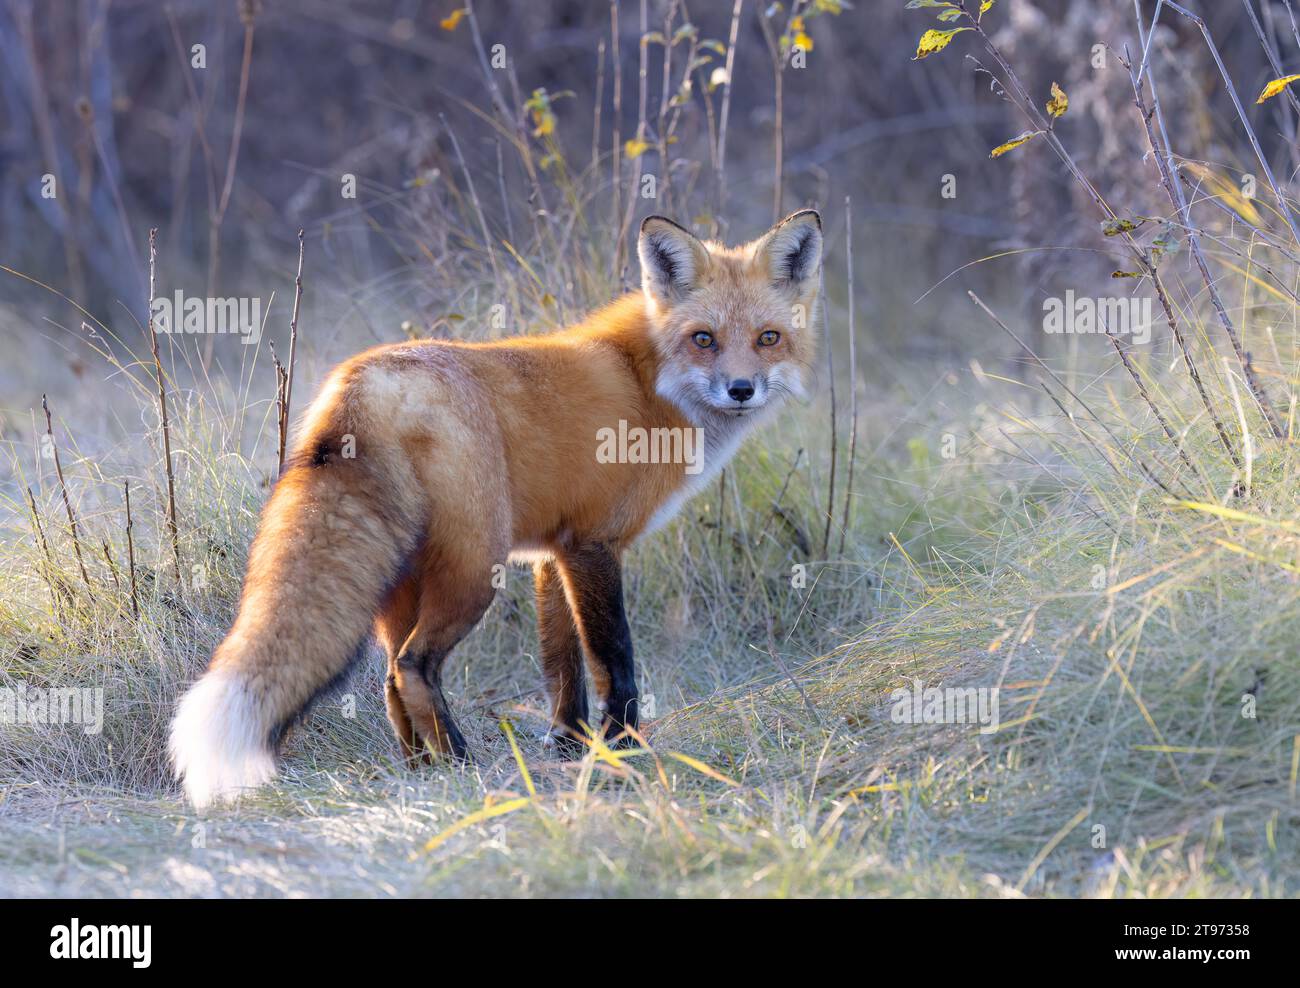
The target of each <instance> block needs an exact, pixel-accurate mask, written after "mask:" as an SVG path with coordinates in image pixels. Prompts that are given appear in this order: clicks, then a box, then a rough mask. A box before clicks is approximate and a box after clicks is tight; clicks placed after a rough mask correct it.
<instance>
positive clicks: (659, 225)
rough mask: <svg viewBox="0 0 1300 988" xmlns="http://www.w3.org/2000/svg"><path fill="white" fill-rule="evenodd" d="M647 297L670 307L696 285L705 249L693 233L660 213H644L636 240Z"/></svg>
mask: <svg viewBox="0 0 1300 988" xmlns="http://www.w3.org/2000/svg"><path fill="white" fill-rule="evenodd" d="M636 252H637V256H638V257H639V258H640V259H641V288H642V289H643V290H644V291H645V294H646V298H647V299H648V300H649V301H651V302H654V303H657V304H658V305H660V306H663V307H665V308H668V307H671V306H672V304H673V303H674V302H676V301H677V300H679V299H681V298H682V297H683V296H684V295H685V294H686V293H687V292H689V291H690V290H691V289H692V288H694V287H695V285H696V283H697V281H698V279H699V276H700V274H701V273H702V272H703V270H704V266H705V265H706V264H707V263H708V250H707V248H705V246H704V244H703V243H701V242H700V240H699V238H698V237H696V236H695V234H693V233H691V232H690V231H689V230H687V229H685V228H684V227H681V226H678V225H677V224H676V223H674V222H673V221H672V220H670V219H665V218H664V217H662V216H647V217H646V218H645V220H644V221H642V223H641V235H640V237H638V238H637V243H636Z"/></svg>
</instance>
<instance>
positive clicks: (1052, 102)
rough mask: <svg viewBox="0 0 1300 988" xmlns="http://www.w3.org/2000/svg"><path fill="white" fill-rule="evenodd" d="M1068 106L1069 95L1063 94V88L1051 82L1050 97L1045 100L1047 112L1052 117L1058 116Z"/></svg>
mask: <svg viewBox="0 0 1300 988" xmlns="http://www.w3.org/2000/svg"><path fill="white" fill-rule="evenodd" d="M1069 108H1070V97H1068V96H1066V95H1065V90H1064V89H1062V88H1061V87H1060V86H1058V85H1057V84H1056V83H1052V98H1051V99H1049V100H1048V101H1047V112H1048V113H1050V114H1051V115H1052V116H1053V117H1059V116H1061V115H1062V114H1064V113H1065V111H1066V110H1068V109H1069Z"/></svg>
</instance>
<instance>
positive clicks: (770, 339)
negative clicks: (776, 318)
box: [758, 329, 781, 346]
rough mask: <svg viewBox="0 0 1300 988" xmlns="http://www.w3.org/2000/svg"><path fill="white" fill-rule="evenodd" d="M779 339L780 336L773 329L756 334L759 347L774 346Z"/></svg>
mask: <svg viewBox="0 0 1300 988" xmlns="http://www.w3.org/2000/svg"><path fill="white" fill-rule="evenodd" d="M780 339H781V334H780V333H778V332H777V331H776V330H775V329H767V330H764V331H763V332H761V333H759V334H758V345H759V346H776V344H777V341H778V340H780Z"/></svg>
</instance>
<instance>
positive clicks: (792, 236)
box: [756, 209, 822, 295]
mask: <svg viewBox="0 0 1300 988" xmlns="http://www.w3.org/2000/svg"><path fill="white" fill-rule="evenodd" d="M756 256H757V257H758V258H760V259H761V260H762V261H763V262H766V264H767V266H768V270H769V271H770V272H771V276H772V282H773V284H776V285H779V286H782V287H785V288H789V289H790V290H792V291H793V292H794V293H795V294H796V295H802V294H803V293H804V292H805V291H807V290H808V289H809V288H810V287H811V283H812V281H813V280H814V279H815V278H816V277H817V274H818V271H819V270H820V269H821V263H822V218H821V215H820V214H819V213H818V212H817V210H815V209H801V210H799V212H797V213H791V214H790V215H789V216H787V217H786V218H785V219H783V220H782V221H781V222H780V223H778V224H777V225H776V226H774V227H772V229H771V230H769V231H768V232H767V233H765V234H764V235H763V236H762V237H761V238H760V239H759V242H758V250H757V251H756Z"/></svg>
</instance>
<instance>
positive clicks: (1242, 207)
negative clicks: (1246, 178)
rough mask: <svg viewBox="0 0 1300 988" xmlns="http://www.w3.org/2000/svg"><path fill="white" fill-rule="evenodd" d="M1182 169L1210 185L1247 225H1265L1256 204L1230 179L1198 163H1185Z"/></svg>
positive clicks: (1216, 194)
mask: <svg viewBox="0 0 1300 988" xmlns="http://www.w3.org/2000/svg"><path fill="white" fill-rule="evenodd" d="M1181 167H1182V168H1183V169H1184V170H1185V171H1188V172H1191V173H1192V174H1193V175H1195V176H1196V177H1197V178H1198V179H1200V180H1201V182H1203V183H1204V184H1205V185H1208V186H1209V187H1210V190H1211V191H1212V192H1213V193H1214V194H1215V196H1217V197H1218V198H1219V199H1222V200H1223V202H1224V204H1225V205H1226V206H1227V207H1228V208H1229V209H1231V210H1232V211H1233V212H1234V213H1236V214H1237V215H1238V216H1240V217H1241V218H1242V219H1243V220H1245V221H1246V222H1247V223H1249V224H1251V225H1252V226H1259V225H1260V224H1262V223H1263V221H1264V219H1263V217H1262V216H1260V215H1259V210H1257V209H1256V208H1255V204H1254V203H1253V202H1251V200H1250V197H1249V196H1245V195H1243V194H1242V191H1241V189H1239V188H1238V187H1237V186H1236V185H1234V184H1233V183H1232V182H1231V181H1230V180H1229V179H1226V178H1224V177H1223V176H1222V175H1220V174H1219V173H1218V172H1215V171H1211V170H1210V169H1209V168H1207V167H1205V165H1202V164H1201V163H1200V162H1197V161H1185V162H1183V164H1182V166H1181Z"/></svg>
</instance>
